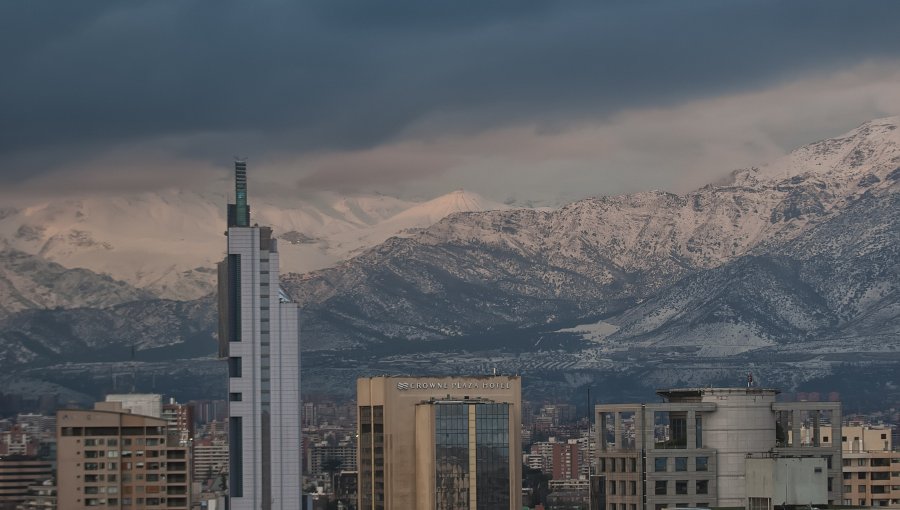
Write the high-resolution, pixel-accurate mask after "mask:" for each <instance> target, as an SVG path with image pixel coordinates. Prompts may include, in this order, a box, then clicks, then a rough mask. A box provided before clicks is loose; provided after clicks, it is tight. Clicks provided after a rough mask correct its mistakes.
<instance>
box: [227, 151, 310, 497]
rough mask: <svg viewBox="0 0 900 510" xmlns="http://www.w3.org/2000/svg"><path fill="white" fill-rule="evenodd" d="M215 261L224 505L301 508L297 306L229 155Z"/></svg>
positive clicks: (239, 166)
mask: <svg viewBox="0 0 900 510" xmlns="http://www.w3.org/2000/svg"><path fill="white" fill-rule="evenodd" d="M227 239H228V242H227V250H228V251H227V256H226V258H225V260H223V261H222V262H220V263H219V268H218V276H219V287H218V306H219V354H220V356H222V357H223V358H227V359H228V377H229V379H228V396H229V403H228V440H229V448H228V450H229V462H228V464H229V480H228V490H229V498H230V509H231V510H260V509H262V510H282V509H285V510H286V509H296V508H299V507H300V490H301V487H300V476H301V463H300V346H299V309H298V307H297V305H296V304H295V303H291V302H290V301H289V299H288V298H287V294H285V293H284V292H283V291H282V290H281V287H280V285H279V274H278V268H279V265H278V244H277V243H276V240H275V238H274V237H273V235H272V229H271V228H268V227H260V226H258V225H253V226H251V224H250V206H249V205H248V203H247V165H246V163H245V162H243V161H236V162H235V203H234V204H229V205H228V231H227Z"/></svg>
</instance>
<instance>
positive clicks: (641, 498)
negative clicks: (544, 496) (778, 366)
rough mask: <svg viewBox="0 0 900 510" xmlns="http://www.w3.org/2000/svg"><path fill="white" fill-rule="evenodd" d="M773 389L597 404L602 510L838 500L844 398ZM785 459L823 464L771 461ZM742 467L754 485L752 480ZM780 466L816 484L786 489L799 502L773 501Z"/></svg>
mask: <svg viewBox="0 0 900 510" xmlns="http://www.w3.org/2000/svg"><path fill="white" fill-rule="evenodd" d="M777 393H778V392H777V391H776V390H772V389H762V388H753V387H751V388H684V389H672V390H664V391H659V392H657V394H658V395H659V396H660V397H662V398H663V402H657V403H645V404H641V403H638V404H622V405H615V404H614V405H600V406H596V420H597V421H596V423H597V434H598V439H597V452H598V464H597V469H598V474H599V475H600V476H601V477H602V480H601V481H602V483H603V484H604V486H603V489H604V492H605V499H606V507H605V510H662V509H666V508H674V507H743V508H752V509H754V510H771V509H772V508H774V506H777V505H781V504H783V503H787V504H804V505H805V504H809V503H813V504H836V503H839V502H840V501H841V499H842V498H841V485H840V483H839V480H840V476H841V475H840V466H841V462H840V459H841V451H840V448H839V447H838V446H837V444H836V443H835V442H832V438H834V437H835V436H836V434H837V433H838V431H839V427H840V423H841V407H840V403H832V402H776V401H775V396H776V394H777ZM803 430H807V433H806V434H804V433H803V432H802V431H803ZM754 457H756V459H754ZM791 457H797V458H800V457H816V458H819V459H822V463H821V464H815V465H813V463H809V462H802V463H791V462H786V461H783V460H772V459H786V458H791ZM767 458H768V459H767ZM748 469H752V471H753V477H754V480H756V482H758V483H756V482H754V484H751V485H748V483H747V480H748V476H747V475H748ZM764 469H769V470H770V471H771V473H769V474H768V475H767V474H766V473H764V472H762V471H761V470H764ZM776 469H777V470H782V471H783V472H784V473H788V472H790V473H796V476H797V480H800V479H801V475H802V476H803V477H805V476H807V475H809V476H811V477H813V478H814V479H815V480H816V483H815V484H813V485H811V486H809V487H807V488H802V490H801V488H798V489H797V490H796V491H794V492H792V493H791V497H797V498H802V501H797V502H792V501H785V500H783V499H782V501H777V500H776V498H779V497H781V498H784V495H783V494H782V492H778V491H776V490H775V489H777V488H775V487H771V486H769V485H767V480H769V479H771V478H772V476H774V474H776V471H775V470H776ZM807 471H809V473H807ZM778 472H781V471H778ZM813 493H814V496H813V499H812V501H810V494H813Z"/></svg>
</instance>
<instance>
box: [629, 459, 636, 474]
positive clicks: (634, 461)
mask: <svg viewBox="0 0 900 510" xmlns="http://www.w3.org/2000/svg"><path fill="white" fill-rule="evenodd" d="M628 462H629V463H630V464H631V472H632V473H637V459H635V458H631V459H628Z"/></svg>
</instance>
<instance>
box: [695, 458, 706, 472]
mask: <svg viewBox="0 0 900 510" xmlns="http://www.w3.org/2000/svg"><path fill="white" fill-rule="evenodd" d="M694 461H695V463H694V470H695V471H709V457H697V458H696V459H694Z"/></svg>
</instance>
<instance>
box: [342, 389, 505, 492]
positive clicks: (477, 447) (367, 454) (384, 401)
mask: <svg viewBox="0 0 900 510" xmlns="http://www.w3.org/2000/svg"><path fill="white" fill-rule="evenodd" d="M403 379H404V378H386V377H376V378H370V379H360V380H359V381H358V383H357V390H358V394H359V398H358V402H359V407H358V411H359V431H358V432H359V452H358V459H359V508H360V509H367V510H382V509H385V508H391V509H400V510H402V509H410V510H412V509H416V510H418V509H422V508H430V509H435V510H451V509H452V510H481V509H491V510H495V509H517V510H518V509H519V508H521V463H520V458H521V440H520V427H521V393H520V388H519V382H520V381H519V378H518V377H515V378H513V377H504V376H497V377H484V378H465V379H462V380H457V381H456V382H450V381H449V380H442V379H438V378H420V379H418V380H417V382H407V381H406V380H403ZM419 381H425V382H419ZM445 381H446V382H445ZM448 390H449V391H448ZM454 390H457V391H456V392H454ZM479 390H480V391H479ZM441 393H443V395H440V394H441ZM454 393H459V394H454ZM434 394H438V395H440V396H435V395H434Z"/></svg>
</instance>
